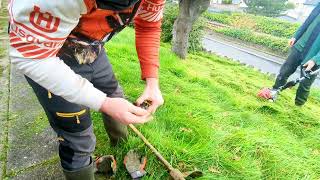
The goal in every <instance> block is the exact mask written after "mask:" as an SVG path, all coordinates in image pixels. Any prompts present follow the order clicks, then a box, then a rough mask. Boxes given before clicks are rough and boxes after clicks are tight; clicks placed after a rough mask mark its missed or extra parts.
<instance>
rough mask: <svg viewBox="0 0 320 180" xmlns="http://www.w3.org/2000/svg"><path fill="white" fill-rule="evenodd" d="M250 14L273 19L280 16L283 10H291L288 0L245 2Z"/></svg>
mask: <svg viewBox="0 0 320 180" xmlns="http://www.w3.org/2000/svg"><path fill="white" fill-rule="evenodd" d="M245 3H246V4H247V6H248V8H247V9H246V11H247V12H248V13H251V14H259V15H263V16H269V17H275V16H279V15H281V13H283V12H284V11H285V10H287V9H289V8H292V6H291V5H290V4H288V0H245Z"/></svg>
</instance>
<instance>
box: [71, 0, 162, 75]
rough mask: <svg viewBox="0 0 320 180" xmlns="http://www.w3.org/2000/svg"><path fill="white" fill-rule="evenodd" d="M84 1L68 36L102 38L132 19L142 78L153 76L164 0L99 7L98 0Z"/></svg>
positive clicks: (156, 63) (113, 33) (157, 63)
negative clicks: (84, 10)
mask: <svg viewBox="0 0 320 180" xmlns="http://www.w3.org/2000/svg"><path fill="white" fill-rule="evenodd" d="M97 2H98V0H97ZM85 4H86V6H87V12H88V13H87V14H85V15H83V16H82V17H81V18H80V21H79V23H78V25H77V26H76V28H75V29H74V30H73V31H72V33H71V36H76V37H85V38H89V39H90V40H96V41H102V42H106V41H108V40H110V39H111V38H112V37H113V36H114V35H115V34H116V33H118V32H120V31H121V30H122V29H124V28H125V27H126V26H127V25H129V23H130V22H131V21H132V20H133V19H134V26H135V32H136V49H137V53H138V58H139V60H140V65H141V71H142V78H143V79H145V78H149V77H157V76H158V74H157V72H158V67H159V46H160V34H161V19H162V16H163V8H164V4H165V0H135V2H133V4H132V5H131V6H129V7H124V8H121V9H116V8H114V7H99V3H96V2H94V1H90V0H85ZM106 5H108V4H106ZM102 8H103V9H102Z"/></svg>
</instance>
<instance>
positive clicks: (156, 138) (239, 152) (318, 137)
mask: <svg viewBox="0 0 320 180" xmlns="http://www.w3.org/2000/svg"><path fill="white" fill-rule="evenodd" d="M133 35H134V32H133V30H132V29H127V30H125V31H124V32H122V33H120V34H119V35H118V36H117V37H115V38H114V39H113V40H112V42H110V43H108V44H107V45H106V48H107V51H108V54H109V58H110V59H111V62H112V64H113V68H114V70H115V72H116V75H117V78H118V79H119V81H120V83H121V85H122V86H123V88H124V90H125V92H126V95H127V96H128V99H130V100H131V101H134V100H135V99H136V98H137V97H138V96H139V95H140V93H141V92H142V90H143V87H144V84H143V82H142V81H141V80H140V69H139V63H138V60H137V56H136V52H135V46H134V38H133ZM160 53H161V70H160V74H161V76H160V81H161V88H162V92H163V96H164V98H165V104H164V105H163V106H162V107H161V108H160V109H159V110H158V111H157V113H156V115H155V119H154V120H153V121H152V122H150V123H148V124H145V125H140V126H139V127H138V128H139V129H140V130H141V131H142V132H143V134H144V135H145V136H146V137H147V138H148V139H149V140H150V141H151V142H152V143H153V144H154V146H155V147H156V148H157V149H158V150H159V151H160V152H162V153H163V155H164V156H165V157H166V158H167V160H169V162H171V163H172V164H173V166H175V167H177V168H179V169H180V170H182V171H187V170H192V169H196V168H197V169H200V170H202V171H203V172H204V174H205V175H204V177H203V178H201V179H319V178H320V168H319V167H320V120H319V117H318V115H319V114H320V108H319V106H320V92H319V91H315V90H314V92H313V94H312V97H311V98H310V100H309V102H308V103H307V105H306V106H304V107H303V108H298V107H296V106H294V90H289V91H286V92H283V94H282V96H281V97H280V99H279V100H278V101H277V103H274V104H272V103H269V102H265V101H262V100H259V99H257V98H256V93H257V91H258V90H259V89H260V88H261V87H263V86H271V85H272V79H271V78H270V77H268V76H266V75H263V74H261V73H259V72H257V71H255V70H253V69H250V68H247V67H245V66H242V65H240V64H238V63H235V62H233V61H230V60H228V59H226V58H222V57H218V56H215V55H210V54H206V53H200V54H196V55H189V56H188V58H187V60H179V59H178V58H177V57H176V56H175V55H173V54H172V53H171V51H170V46H169V45H167V44H163V45H162V46H161V52H160ZM93 118H94V123H95V133H96V136H97V148H96V154H97V155H102V154H114V155H116V156H117V159H118V165H119V167H120V170H119V171H118V174H117V179H126V178H128V176H127V175H126V173H125V171H124V168H123V165H122V160H123V156H124V154H126V153H127V152H128V150H129V149H133V148H135V149H138V150H139V151H140V152H142V153H145V154H146V155H147V157H148V163H147V171H148V176H147V177H146V178H145V179H152V180H153V179H159V180H163V179H167V178H168V173H167V172H166V170H165V168H164V167H163V166H162V165H161V164H160V163H159V162H158V161H157V160H156V158H155V157H154V155H152V154H151V153H150V151H149V150H148V148H146V147H145V146H144V145H143V143H142V142H141V141H140V140H139V139H138V138H137V137H136V136H135V135H134V134H133V133H130V138H129V141H128V143H127V144H124V145H119V146H118V147H117V148H114V149H110V147H109V145H108V138H107V136H106V134H105V132H104V128H103V124H102V120H101V117H100V115H99V114H98V113H93Z"/></svg>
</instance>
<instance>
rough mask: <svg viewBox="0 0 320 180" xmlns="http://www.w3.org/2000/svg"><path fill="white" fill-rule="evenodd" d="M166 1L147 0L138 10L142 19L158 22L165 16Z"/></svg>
mask: <svg viewBox="0 0 320 180" xmlns="http://www.w3.org/2000/svg"><path fill="white" fill-rule="evenodd" d="M164 5H165V1H163V0H158V1H157V0H153V1H151V0H145V1H144V3H143V4H142V7H141V8H140V9H139V11H138V15H139V16H140V17H141V19H143V20H145V21H148V22H157V21H159V20H161V19H162V17H163V9H164Z"/></svg>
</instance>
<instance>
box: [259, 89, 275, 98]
mask: <svg viewBox="0 0 320 180" xmlns="http://www.w3.org/2000/svg"><path fill="white" fill-rule="evenodd" d="M258 97H260V98H263V99H272V96H271V89H269V88H262V89H261V90H260V91H259V92H258Z"/></svg>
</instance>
